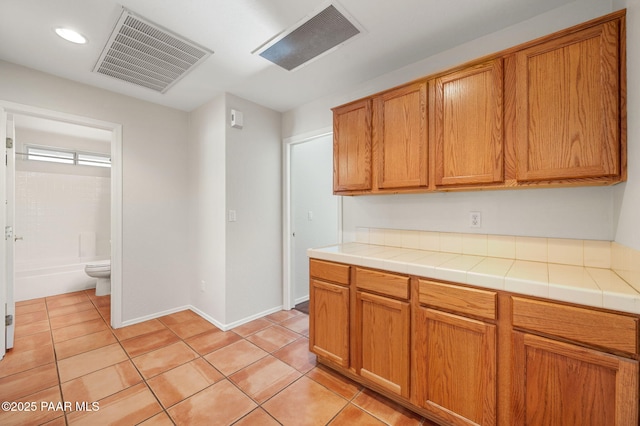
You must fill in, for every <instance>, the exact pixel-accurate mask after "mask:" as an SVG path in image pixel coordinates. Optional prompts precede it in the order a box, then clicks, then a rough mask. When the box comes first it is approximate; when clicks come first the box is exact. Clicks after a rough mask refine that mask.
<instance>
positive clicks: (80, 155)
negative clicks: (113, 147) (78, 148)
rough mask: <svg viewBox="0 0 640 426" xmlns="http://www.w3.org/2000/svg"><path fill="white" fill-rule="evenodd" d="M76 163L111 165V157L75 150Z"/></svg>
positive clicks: (97, 165)
mask: <svg viewBox="0 0 640 426" xmlns="http://www.w3.org/2000/svg"><path fill="white" fill-rule="evenodd" d="M76 164H80V165H83V166H96V167H111V157H110V156H108V155H105V154H96V153H91V152H77V153H76Z"/></svg>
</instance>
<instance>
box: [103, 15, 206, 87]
mask: <svg viewBox="0 0 640 426" xmlns="http://www.w3.org/2000/svg"><path fill="white" fill-rule="evenodd" d="M212 53H213V52H212V51H211V50H209V49H206V48H204V47H202V46H200V45H198V44H196V43H194V42H192V41H190V40H187V39H185V38H184V37H181V36H179V35H177V34H175V33H172V32H170V31H168V30H166V29H164V28H162V27H161V26H159V25H156V24H154V23H152V22H150V21H148V20H146V19H144V18H142V17H140V16H137V15H135V14H133V13H132V12H131V11H129V10H127V9H125V8H123V10H122V14H121V15H120V19H118V23H117V24H116V27H115V28H114V30H113V33H112V34H111V37H109V41H108V42H107V44H106V46H105V47H104V49H103V51H102V54H101V55H100V58H99V59H98V62H97V63H96V66H95V67H94V68H93V71H94V72H97V73H99V74H104V75H108V76H110V77H113V78H117V79H119V80H123V81H126V82H129V83H133V84H135V85H138V86H142V87H146V88H148V89H152V90H155V91H157V92H160V93H165V92H166V91H167V90H169V88H170V87H171V86H172V85H174V84H175V83H176V82H177V81H178V80H180V79H181V78H182V77H184V76H185V75H186V74H187V73H188V72H189V71H191V70H192V69H193V68H195V67H196V66H198V65H199V64H201V63H202V62H203V61H204V60H206V59H207V58H208V57H209V56H211V54H212Z"/></svg>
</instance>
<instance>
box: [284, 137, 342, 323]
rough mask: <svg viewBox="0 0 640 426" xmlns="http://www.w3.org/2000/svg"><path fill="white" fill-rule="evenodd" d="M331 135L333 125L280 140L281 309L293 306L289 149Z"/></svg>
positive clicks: (339, 237) (340, 216) (339, 212)
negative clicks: (281, 195) (281, 169)
mask: <svg viewBox="0 0 640 426" xmlns="http://www.w3.org/2000/svg"><path fill="white" fill-rule="evenodd" d="M331 135H333V127H325V128H322V129H319V130H316V131H312V132H308V133H304V134H301V135H297V136H291V137H288V138H285V139H283V141H282V168H283V171H282V176H283V179H282V194H283V197H282V309H284V310H290V309H293V308H294V306H295V298H294V295H293V290H294V289H293V283H292V268H293V261H292V260H293V259H292V256H293V250H292V245H293V244H292V241H291V240H292V237H293V236H292V229H293V222H292V221H293V217H292V214H291V209H292V207H293V206H292V204H291V151H292V149H293V146H294V145H298V144H301V143H305V142H311V141H313V140H315V139H318V138H321V137H325V136H331ZM337 231H338V242H339V243H341V242H342V197H338V229H337Z"/></svg>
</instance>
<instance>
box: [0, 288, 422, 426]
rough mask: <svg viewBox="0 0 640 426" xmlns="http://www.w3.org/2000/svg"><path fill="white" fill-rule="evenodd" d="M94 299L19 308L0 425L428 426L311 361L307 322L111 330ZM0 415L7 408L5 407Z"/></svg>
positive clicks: (177, 320)
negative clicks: (6, 404) (7, 404)
mask: <svg viewBox="0 0 640 426" xmlns="http://www.w3.org/2000/svg"><path fill="white" fill-rule="evenodd" d="M109 315H110V298H109V296H105V297H96V296H95V295H94V293H93V292H91V291H81V292H76V293H69V294H64V295H59V296H53V297H47V298H42V299H34V300H29V301H24V302H19V303H17V304H16V339H15V346H14V348H13V349H11V350H10V351H8V352H7V354H6V356H5V358H4V359H3V360H2V361H0V401H8V402H12V403H13V404H12V405H10V408H12V409H16V410H18V411H11V410H4V409H3V410H2V411H0V424H2V425H31V424H33V425H38V424H47V425H65V424H69V425H76V424H79V425H82V424H87V425H103V424H122V425H134V424H143V425H171V424H177V425H205V424H206V425H230V424H234V425H260V426H262V425H278V424H282V425H296V426H298V425H326V424H331V425H384V424H388V425H421V424H422V425H432V423H430V422H429V421H427V420H425V419H423V418H421V417H420V416H417V415H415V414H413V413H411V412H410V411H407V410H405V409H404V408H402V407H400V406H398V405H397V404H395V403H393V402H391V401H389V400H387V399H385V398H383V397H380V396H378V395H377V394H375V393H373V392H370V391H368V390H366V389H363V388H362V387H361V386H359V385H358V384H356V383H354V382H352V381H350V380H348V379H346V378H344V377H342V376H340V375H338V374H335V373H334V372H332V371H331V370H329V369H326V368H325V367H323V366H320V365H316V360H315V356H314V355H313V354H311V353H309V351H308V344H309V343H308V334H309V333H308V328H309V318H308V316H307V315H305V314H303V313H300V312H298V311H295V310H294V311H280V312H277V313H274V314H272V315H269V316H267V317H265V318H261V319H258V320H255V321H252V322H250V323H247V324H244V325H242V326H239V327H236V328H234V329H233V330H231V331H226V332H225V331H221V330H220V329H218V328H216V327H215V326H214V325H212V324H211V323H209V322H208V321H206V320H204V319H203V318H201V317H200V316H198V315H197V314H195V313H194V312H192V311H181V312H177V313H174V314H171V315H167V316H164V317H161V318H158V319H154V320H150V321H146V322H143V323H140V324H136V325H132V326H129V327H124V328H121V329H117V330H113V329H112V328H111V327H110V326H109ZM3 408H5V407H4V406H3Z"/></svg>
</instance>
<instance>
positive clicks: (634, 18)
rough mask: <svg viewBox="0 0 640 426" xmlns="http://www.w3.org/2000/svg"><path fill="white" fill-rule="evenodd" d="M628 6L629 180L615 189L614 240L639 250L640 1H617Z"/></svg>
mask: <svg viewBox="0 0 640 426" xmlns="http://www.w3.org/2000/svg"><path fill="white" fill-rule="evenodd" d="M614 6H615V7H616V9H622V8H626V9H627V126H628V129H627V139H628V140H627V149H628V159H627V165H628V179H627V182H625V183H623V184H621V185H618V186H617V187H616V188H615V214H614V220H615V224H616V234H615V240H616V241H617V242H619V243H620V244H623V245H626V246H628V247H631V248H634V249H636V250H640V226H638V218H640V170H639V169H640V50H639V49H638V46H639V45H640V1H639V0H617V1H614Z"/></svg>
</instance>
